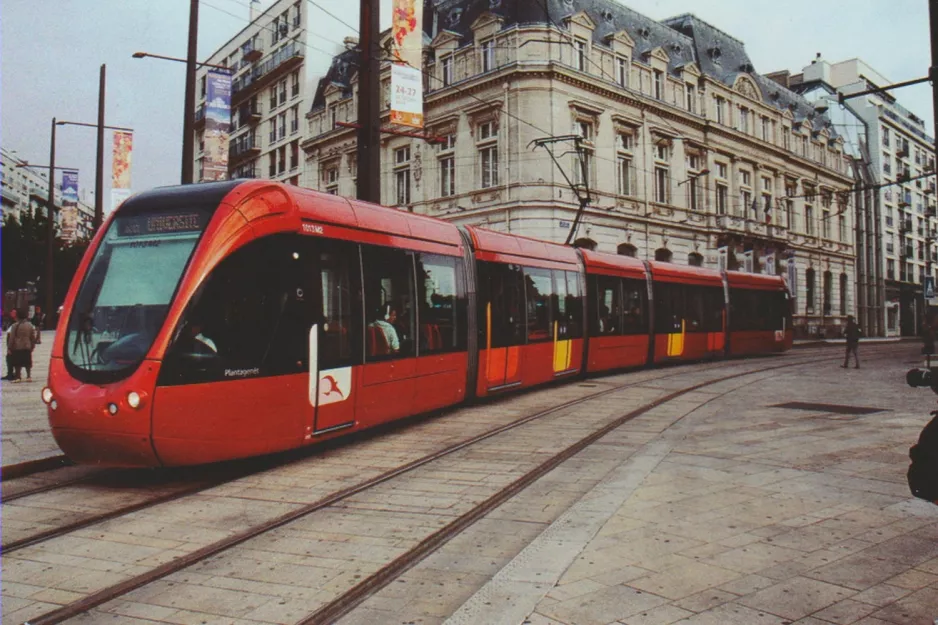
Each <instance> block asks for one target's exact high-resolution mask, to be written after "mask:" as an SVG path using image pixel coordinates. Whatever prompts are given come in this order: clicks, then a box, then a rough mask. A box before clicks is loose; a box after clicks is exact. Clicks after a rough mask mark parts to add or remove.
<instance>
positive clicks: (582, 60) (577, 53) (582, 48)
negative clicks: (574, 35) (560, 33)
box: [573, 39, 586, 72]
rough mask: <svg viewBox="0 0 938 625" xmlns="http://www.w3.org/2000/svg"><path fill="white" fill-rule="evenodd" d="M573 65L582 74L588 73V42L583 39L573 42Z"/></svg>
mask: <svg viewBox="0 0 938 625" xmlns="http://www.w3.org/2000/svg"><path fill="white" fill-rule="evenodd" d="M573 51H574V58H573V65H574V67H576V69H577V70H579V71H581V72H585V71H586V42H585V41H583V40H582V39H576V40H574V42H573Z"/></svg>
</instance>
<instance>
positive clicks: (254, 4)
mask: <svg viewBox="0 0 938 625" xmlns="http://www.w3.org/2000/svg"><path fill="white" fill-rule="evenodd" d="M260 6H261V1H260V0H251V6H250V9H249V10H250V16H251V19H250V21H252V22H253V21H254V20H256V19H257V16H258V15H260Z"/></svg>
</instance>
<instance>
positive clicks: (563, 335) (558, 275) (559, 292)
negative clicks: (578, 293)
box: [550, 269, 571, 341]
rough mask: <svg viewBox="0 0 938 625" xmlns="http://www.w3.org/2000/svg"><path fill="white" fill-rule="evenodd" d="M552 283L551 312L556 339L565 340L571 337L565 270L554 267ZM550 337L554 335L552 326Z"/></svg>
mask: <svg viewBox="0 0 938 625" xmlns="http://www.w3.org/2000/svg"><path fill="white" fill-rule="evenodd" d="M551 274H552V276H553V279H554V283H553V295H551V297H550V300H551V314H552V315H553V318H554V323H555V324H556V325H557V339H558V340H561V341H563V340H566V339H569V338H571V337H570V335H569V333H570V327H569V326H570V324H569V319H568V318H567V312H568V311H567V276H566V272H565V271H561V270H559V269H554V270H553V271H552V272H551ZM550 334H551V337H553V335H554V328H553V327H551V329H550Z"/></svg>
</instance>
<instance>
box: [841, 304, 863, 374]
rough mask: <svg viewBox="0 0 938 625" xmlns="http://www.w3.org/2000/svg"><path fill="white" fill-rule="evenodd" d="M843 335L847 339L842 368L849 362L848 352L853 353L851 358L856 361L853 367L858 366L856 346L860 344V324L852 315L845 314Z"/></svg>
mask: <svg viewBox="0 0 938 625" xmlns="http://www.w3.org/2000/svg"><path fill="white" fill-rule="evenodd" d="M844 337H845V338H846V339H847V351H846V353H845V354H844V364H842V365H841V367H843V368H844V369H846V368H847V363H849V362H850V354H851V353H852V354H853V360H854V362H855V363H856V365H855V368H856V369H859V368H860V357H859V356H858V355H857V347H858V346H859V345H860V326H859V325H857V322H856V321H855V320H854V319H853V315H847V327H846V328H845V329H844Z"/></svg>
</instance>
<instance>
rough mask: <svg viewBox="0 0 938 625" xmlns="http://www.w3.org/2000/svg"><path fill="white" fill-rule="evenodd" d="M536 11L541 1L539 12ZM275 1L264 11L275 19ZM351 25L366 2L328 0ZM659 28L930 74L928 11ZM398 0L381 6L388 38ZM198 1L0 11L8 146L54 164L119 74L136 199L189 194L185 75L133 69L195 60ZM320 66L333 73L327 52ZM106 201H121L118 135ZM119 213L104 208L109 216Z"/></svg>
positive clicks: (799, 58) (205, 33)
mask: <svg viewBox="0 0 938 625" xmlns="http://www.w3.org/2000/svg"><path fill="white" fill-rule="evenodd" d="M532 1H533V0H532ZM271 3H272V2H271V0H262V2H261V7H262V8H266V7H267V6H269V5H270V4H271ZM316 4H317V5H319V7H322V8H324V9H326V10H328V11H329V12H330V13H333V14H335V15H336V16H337V17H339V18H340V19H341V20H342V21H344V22H347V23H348V24H351V25H357V24H358V10H357V5H358V2H356V1H355V0H316ZM624 4H626V5H627V6H629V7H631V8H633V9H635V10H637V11H639V12H641V13H643V14H645V15H647V16H649V17H651V18H654V19H663V18H666V17H670V16H673V15H677V14H680V13H688V12H693V13H695V14H697V15H698V16H699V17H701V18H702V19H704V20H706V21H708V22H710V23H711V24H713V25H714V26H716V27H717V28H720V29H721V30H723V31H724V32H726V33H728V34H730V35H732V36H733V37H736V38H737V39H740V40H741V41H743V42H744V43H745V45H746V49H747V51H748V52H749V56H750V58H751V59H752V62H753V65H754V66H755V68H756V71H757V72H759V73H763V74H764V73H768V72H771V71H775V70H781V69H788V70H789V71H792V72H797V71H800V70H801V68H802V67H804V66H805V65H807V64H809V63H810V62H811V60H812V59H813V58H814V57H815V54H816V53H818V52H820V53H821V54H822V55H823V58H824V59H825V60H828V61H830V62H836V61H841V60H844V59H849V58H854V57H859V58H861V59H863V60H864V61H866V62H867V63H868V64H870V65H871V66H872V67H873V68H874V69H876V70H877V71H878V72H880V73H881V74H883V75H884V76H885V77H886V78H887V79H889V80H891V81H893V82H900V81H905V80H910V79H913V78H920V77H924V76H926V75H927V73H928V66H929V59H930V48H929V39H928V2H927V0H891V1H886V0H789V1H788V2H779V1H778V0H630V1H628V2H625V3H624ZM200 7H201V8H200V12H199V57H200V58H203V59H204V58H206V57H208V56H209V55H210V54H211V53H212V52H214V51H215V50H216V49H217V48H218V47H219V46H221V45H222V44H223V43H225V42H226V41H227V40H228V39H230V38H231V37H232V36H233V35H235V34H236V33H237V32H238V31H239V30H240V29H241V28H243V27H244V26H246V25H247V22H248V11H249V9H248V0H202V1H201V4H200ZM305 8H306V9H307V10H308V11H310V12H311V13H310V16H311V18H312V19H311V23H312V24H314V25H315V30H316V31H317V32H319V33H322V35H321V36H319V35H317V36H316V37H314V39H313V40H312V41H311V42H310V44H311V45H312V46H315V47H317V48H322V49H325V50H330V49H333V48H335V44H336V43H340V42H341V41H342V38H343V37H345V36H348V35H352V34H354V33H352V32H350V31H349V29H348V28H347V27H346V26H344V25H343V24H341V23H339V22H337V21H336V20H334V19H333V18H331V17H329V16H328V15H326V14H325V13H324V12H323V11H322V10H321V9H320V8H317V7H316V6H314V5H313V4H312V3H311V2H306V7H305ZM389 9H390V0H382V7H381V10H382V28H384V27H387V26H388V25H389V23H390V22H389V18H388V15H389ZM188 16H189V2H188V0H159V1H154V0H57V1H55V2H53V1H52V0H2V12H0V59H2V67H0V106H2V108H0V122H2V127H0V132H2V136H0V140H2V143H3V146H4V147H5V148H6V149H9V150H16V151H17V154H18V156H20V157H21V158H24V159H26V160H29V161H30V162H33V163H39V164H48V160H49V127H50V123H51V119H52V117H53V116H55V117H57V118H58V119H60V120H68V121H80V122H91V123H95V122H96V121H97V102H98V73H99V68H100V66H101V64H106V65H107V106H106V123H107V124H108V125H113V126H129V127H132V128H133V129H134V150H133V171H132V176H133V177H132V186H133V190H134V191H140V190H143V189H147V188H151V187H155V186H160V185H165V184H177V183H178V181H179V174H180V162H181V157H182V139H181V135H182V108H183V99H184V80H185V64H183V63H173V62H169V61H160V60H154V59H133V58H131V55H132V54H133V52H135V51H137V50H142V51H146V52H152V53H156V54H163V55H166V56H176V57H185V55H186V41H187V28H188V18H189V17H188ZM307 55H308V58H309V59H315V60H316V61H318V62H319V63H323V64H328V61H329V58H328V56H327V55H325V54H323V53H322V52H319V51H317V50H314V49H310V50H308V51H307ZM893 93H894V94H895V95H896V97H897V98H898V100H899V102H900V103H901V104H902V105H903V106H905V107H906V108H908V109H910V110H911V111H912V112H913V113H915V114H916V115H918V116H919V117H921V118H923V119H925V121H926V125H927V128H928V132H929V134H931V135H934V129H933V121H932V120H933V116H932V94H931V87H930V85H928V83H924V84H922V85H916V86H913V87H906V88H904V89H901V90H897V91H894V92H893ZM95 141H96V137H95V131H94V129H92V128H80V127H74V126H72V127H69V126H59V128H58V131H57V141H56V163H57V164H59V165H64V166H69V167H76V168H79V169H80V170H81V173H80V184H81V188H82V191H83V192H85V193H87V194H88V195H87V199H88V201H89V202H91V201H93V200H92V197H93V196H92V195H91V192H92V191H93V189H94V165H95V154H96V143H95ZM105 141H106V150H105V198H108V197H110V193H109V189H110V145H111V143H110V141H111V133H110V132H108V133H106V136H105ZM108 208H109V206H108V201H107V200H106V201H105V209H106V210H107V209H108Z"/></svg>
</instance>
